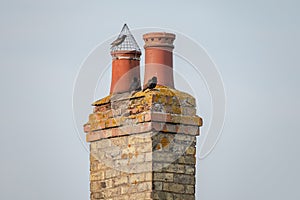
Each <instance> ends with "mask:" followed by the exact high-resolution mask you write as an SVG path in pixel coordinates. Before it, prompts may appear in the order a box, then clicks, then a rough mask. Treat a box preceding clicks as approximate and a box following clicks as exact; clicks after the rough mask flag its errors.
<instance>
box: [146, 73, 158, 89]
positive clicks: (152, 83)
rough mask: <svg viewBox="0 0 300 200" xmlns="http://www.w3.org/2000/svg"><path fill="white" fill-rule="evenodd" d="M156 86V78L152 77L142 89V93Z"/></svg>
mask: <svg viewBox="0 0 300 200" xmlns="http://www.w3.org/2000/svg"><path fill="white" fill-rule="evenodd" d="M156 85H157V77H156V76H153V77H152V78H151V79H150V80H149V81H148V83H147V84H146V85H145V86H144V89H143V92H144V91H145V90H147V89H150V90H151V89H153V88H155V87H156Z"/></svg>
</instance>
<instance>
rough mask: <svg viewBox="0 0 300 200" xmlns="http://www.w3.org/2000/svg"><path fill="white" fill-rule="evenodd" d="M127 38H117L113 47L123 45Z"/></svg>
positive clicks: (112, 44) (123, 36) (124, 36)
mask: <svg viewBox="0 0 300 200" xmlns="http://www.w3.org/2000/svg"><path fill="white" fill-rule="evenodd" d="M126 37H127V35H122V36H121V37H119V38H117V39H116V40H115V41H113V42H112V43H111V47H115V46H118V45H120V44H122V42H124V40H125V38H126Z"/></svg>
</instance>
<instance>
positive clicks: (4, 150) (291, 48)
mask: <svg viewBox="0 0 300 200" xmlns="http://www.w3.org/2000/svg"><path fill="white" fill-rule="evenodd" d="M299 8H300V3H299V2H298V1H296V0H294V1H292V0H285V1H283V0H282V1H279V0H273V1H271V0H252V1H238V0H228V1H221V0H211V1H181V2H177V3H176V2H175V1H169V0H166V1H156V0H153V1H134V0H132V1H126V2H125V1H122V2H121V1H101V0H92V1H78V0H72V1H67V0H60V1H57V0H52V1H42V0H39V1H38V0H28V1H20V0H19V1H12V0H4V1H3V0H2V1H1V2H0V30H1V31H0V53H1V54H0V55H1V59H0V66H1V72H0V88H1V97H2V98H1V104H0V109H1V112H0V119H1V130H2V131H1V140H0V155H1V156H0V159H1V165H0V169H1V170H0V177H1V178H0V188H1V189H0V199H11V200H17V199H26V200H37V199H44V200H53V199H58V200H60V199H61V200H65V199H74V200H77V199H78V200H82V199H88V198H89V157H88V156H89V155H88V152H87V151H86V150H85V148H84V146H83V145H82V143H81V141H80V140H79V138H78V135H77V132H76V124H74V122H73V112H72V92H73V84H74V82H75V80H76V76H77V73H78V71H79V70H80V67H81V64H82V62H83V61H84V60H85V58H86V57H87V56H88V55H89V53H90V52H91V51H92V50H93V49H94V48H95V47H96V46H97V45H99V44H101V43H102V42H103V41H106V40H108V39H109V38H111V37H112V36H114V35H116V34H118V33H119V31H120V30H121V27H122V25H123V23H125V22H126V23H127V24H128V25H129V27H130V28H132V29H139V28H143V27H159V28H165V29H171V30H176V31H178V32H181V33H182V34H185V35H187V36H188V37H190V38H192V39H193V40H194V41H196V42H198V43H199V44H201V45H202V47H203V48H204V49H205V50H206V51H207V52H208V54H209V56H210V57H211V58H212V60H213V61H214V62H215V64H216V65H217V67H218V69H219V71H220V74H221V76H222V79H223V81H224V86H225V89H226V96H227V107H226V110H227V112H226V120H225V126H224V129H223V132H222V136H221V138H220V140H219V143H218V144H217V146H216V148H215V149H214V151H213V152H212V153H211V154H210V155H209V156H208V157H207V158H205V159H204V160H201V161H200V160H198V165H197V189H196V190H197V199H201V200H220V199H224V200H239V199H243V200H253V199H256V200H265V199H272V200H282V199H291V200H293V199H300V193H299V180H300V173H299V169H300V162H299V153H300V148H299V145H300V144H299V143H300V142H299V141H300V136H299V132H300V131H299V119H300V114H299V113H300V103H299V102H300V95H299V85H300V80H299V76H300V69H299V67H300V61H299V52H300V49H299V47H300V36H299V35H300V15H299V11H300V10H299ZM137 37H140V36H137ZM175 44H176V43H175ZM108 56H109V55H108ZM180 63H181V62H180V61H179V60H178V61H177V63H175V64H178V65H180ZM104 64H105V66H106V65H107V63H104ZM99 67H101V66H99ZM174 68H175V69H176V65H175V66H174ZM177 69H180V66H178V67H177ZM179 71H180V70H179ZM107 77H109V73H108V75H107ZM177 80H179V79H177ZM175 81H176V79H175ZM201 81H202V80H199V84H200V82H201ZM201 83H202V82H201ZM106 84H107V85H105V88H103V90H101V88H100V89H99V87H98V89H97V91H99V93H96V95H95V96H96V97H95V98H100V97H103V95H105V92H106V91H107V92H108V90H109V84H110V83H106ZM177 84H178V82H177ZM101 92H102V93H101ZM204 92H207V91H205V90H203V101H201V100H199V99H197V100H198V101H199V102H200V104H198V109H199V112H198V114H199V115H201V116H203V117H204V120H206V121H207V120H208V119H205V118H208V116H210V115H211V113H210V109H209V108H208V107H209V106H210V104H209V103H207V102H208V101H209V98H208V97H207V94H204ZM97 94H98V95H97ZM93 100H94V99H87V102H90V101H93ZM201 102H204V103H201ZM205 105H207V106H205ZM87 106H89V105H87ZM201 106H202V107H201ZM88 109H90V110H87V111H86V112H87V113H89V112H91V111H92V108H91V107H90V108H88ZM84 117H86V119H87V117H88V116H83V118H84ZM205 128H206V127H203V129H204V130H205ZM80 134H83V133H82V132H81V133H80Z"/></svg>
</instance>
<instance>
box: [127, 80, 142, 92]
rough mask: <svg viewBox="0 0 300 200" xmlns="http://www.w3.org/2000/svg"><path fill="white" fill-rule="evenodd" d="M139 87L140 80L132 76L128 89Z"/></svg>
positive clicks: (132, 89) (138, 88) (138, 89)
mask: <svg viewBox="0 0 300 200" xmlns="http://www.w3.org/2000/svg"><path fill="white" fill-rule="evenodd" d="M141 89H142V88H141V82H140V80H139V79H138V78H137V77H134V78H133V80H132V82H131V85H130V88H129V91H140V90H141Z"/></svg>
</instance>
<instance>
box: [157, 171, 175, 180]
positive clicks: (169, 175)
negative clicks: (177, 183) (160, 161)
mask: <svg viewBox="0 0 300 200" xmlns="http://www.w3.org/2000/svg"><path fill="white" fill-rule="evenodd" d="M173 179H174V174H173V173H158V172H156V173H154V174H153V180H154V181H167V182H171V181H173Z"/></svg>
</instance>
